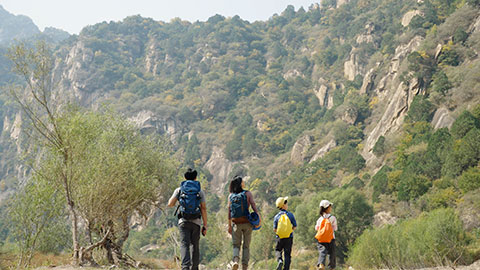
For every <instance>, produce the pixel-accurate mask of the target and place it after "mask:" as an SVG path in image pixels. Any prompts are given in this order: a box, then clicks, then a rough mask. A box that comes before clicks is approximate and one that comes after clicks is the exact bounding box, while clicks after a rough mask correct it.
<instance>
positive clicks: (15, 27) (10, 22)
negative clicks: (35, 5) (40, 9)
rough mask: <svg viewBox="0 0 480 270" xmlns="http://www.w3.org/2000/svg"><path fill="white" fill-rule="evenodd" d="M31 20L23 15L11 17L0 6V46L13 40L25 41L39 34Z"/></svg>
mask: <svg viewBox="0 0 480 270" xmlns="http://www.w3.org/2000/svg"><path fill="white" fill-rule="evenodd" d="M40 33H41V32H40V30H39V29H38V27H37V26H36V25H35V24H34V23H33V21H32V19H30V18H29V17H27V16H24V15H13V14H11V13H9V12H8V11H6V10H5V9H4V8H3V7H2V6H1V5H0V44H8V43H10V42H11V41H13V40H14V39H18V40H21V39H26V38H30V37H32V36H34V35H38V34H40Z"/></svg>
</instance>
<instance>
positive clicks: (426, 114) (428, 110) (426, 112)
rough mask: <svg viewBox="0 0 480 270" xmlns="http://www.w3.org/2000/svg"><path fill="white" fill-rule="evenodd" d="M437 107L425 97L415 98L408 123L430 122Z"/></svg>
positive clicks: (408, 115) (409, 112)
mask: <svg viewBox="0 0 480 270" xmlns="http://www.w3.org/2000/svg"><path fill="white" fill-rule="evenodd" d="M434 109H435V107H434V106H433V104H432V103H431V102H430V101H429V100H428V99H427V98H426V97H425V96H415V97H414V98H413V101H412V104H411V105H410V109H409V110H408V114H407V117H406V119H407V121H409V122H411V123H415V122H420V121H425V122H430V120H432V117H433V111H434Z"/></svg>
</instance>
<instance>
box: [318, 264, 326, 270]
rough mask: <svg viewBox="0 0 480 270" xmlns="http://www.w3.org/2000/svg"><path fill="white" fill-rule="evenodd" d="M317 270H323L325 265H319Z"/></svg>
mask: <svg viewBox="0 0 480 270" xmlns="http://www.w3.org/2000/svg"><path fill="white" fill-rule="evenodd" d="M317 270H325V265H323V264H319V265H318V266H317Z"/></svg>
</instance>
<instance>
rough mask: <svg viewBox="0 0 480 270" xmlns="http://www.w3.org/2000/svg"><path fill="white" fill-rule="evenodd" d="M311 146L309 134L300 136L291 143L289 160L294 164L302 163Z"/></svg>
mask: <svg viewBox="0 0 480 270" xmlns="http://www.w3.org/2000/svg"><path fill="white" fill-rule="evenodd" d="M311 146H312V137H311V136H310V135H303V136H302V137H300V138H299V139H298V140H297V141H296V142H295V144H294V145H293V148H292V152H291V153H290V161H291V162H292V163H293V164H294V165H302V164H303V162H304V161H305V157H306V155H307V153H308V150H309V149H310V147H311Z"/></svg>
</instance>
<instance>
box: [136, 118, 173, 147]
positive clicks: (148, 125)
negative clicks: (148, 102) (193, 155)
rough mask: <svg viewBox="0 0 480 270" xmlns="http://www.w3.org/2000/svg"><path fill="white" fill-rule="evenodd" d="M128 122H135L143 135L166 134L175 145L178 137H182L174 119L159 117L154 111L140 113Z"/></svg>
mask: <svg viewBox="0 0 480 270" xmlns="http://www.w3.org/2000/svg"><path fill="white" fill-rule="evenodd" d="M128 120H129V121H131V122H133V123H134V124H135V125H136V126H137V127H138V128H139V129H140V131H141V132H142V133H150V134H151V133H160V134H164V135H165V136H167V137H168V138H169V139H170V141H171V142H172V143H174V144H175V143H176V140H177V137H178V136H180V132H179V130H178V127H177V122H176V121H175V120H174V119H172V118H170V117H169V118H166V119H164V118H160V117H157V115H155V113H153V112H152V111H147V110H143V111H140V112H138V113H137V114H136V115H135V116H132V117H130V118H128Z"/></svg>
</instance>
